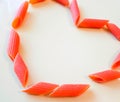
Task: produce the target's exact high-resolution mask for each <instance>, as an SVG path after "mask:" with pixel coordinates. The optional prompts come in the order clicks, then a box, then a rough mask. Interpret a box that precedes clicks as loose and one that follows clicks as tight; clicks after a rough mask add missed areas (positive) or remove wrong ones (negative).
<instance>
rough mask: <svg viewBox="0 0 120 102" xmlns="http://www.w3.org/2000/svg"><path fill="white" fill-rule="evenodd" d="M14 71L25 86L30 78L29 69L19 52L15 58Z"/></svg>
mask: <svg viewBox="0 0 120 102" xmlns="http://www.w3.org/2000/svg"><path fill="white" fill-rule="evenodd" d="M14 71H15V73H16V75H17V77H18V79H19V81H20V82H21V84H22V85H23V86H25V85H26V83H27V79H28V69H27V66H26V65H25V63H24V61H23V59H22V57H21V55H20V54H19V53H18V54H17V55H16V57H15V60H14Z"/></svg>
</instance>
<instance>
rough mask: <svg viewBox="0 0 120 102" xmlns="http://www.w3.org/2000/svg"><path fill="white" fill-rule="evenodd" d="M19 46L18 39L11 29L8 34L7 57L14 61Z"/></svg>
mask: <svg viewBox="0 0 120 102" xmlns="http://www.w3.org/2000/svg"><path fill="white" fill-rule="evenodd" d="M19 45H20V38H19V35H18V33H17V32H15V31H14V30H13V29H12V30H11V32H10V37H9V42H8V48H7V53H8V56H9V57H10V58H11V59H12V60H14V59H15V56H16V54H17V53H18V50H19Z"/></svg>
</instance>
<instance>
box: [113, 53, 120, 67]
mask: <svg viewBox="0 0 120 102" xmlns="http://www.w3.org/2000/svg"><path fill="white" fill-rule="evenodd" d="M119 67H120V53H119V54H118V55H117V57H116V58H115V60H114V61H113V64H112V69H116V68H119Z"/></svg>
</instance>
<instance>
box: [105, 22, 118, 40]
mask: <svg viewBox="0 0 120 102" xmlns="http://www.w3.org/2000/svg"><path fill="white" fill-rule="evenodd" d="M107 28H108V30H109V31H110V32H111V33H112V34H113V35H114V36H115V37H116V38H117V39H118V40H119V41H120V29H119V28H118V26H117V25H115V24H113V23H107Z"/></svg>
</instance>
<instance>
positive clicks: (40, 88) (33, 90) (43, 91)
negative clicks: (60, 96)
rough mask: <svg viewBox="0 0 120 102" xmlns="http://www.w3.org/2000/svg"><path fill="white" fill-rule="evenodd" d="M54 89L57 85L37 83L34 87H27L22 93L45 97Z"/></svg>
mask: <svg viewBox="0 0 120 102" xmlns="http://www.w3.org/2000/svg"><path fill="white" fill-rule="evenodd" d="M56 87H58V85H57V84H52V83H47V82H39V83H37V84H35V85H32V86H30V87H28V88H27V89H24V90H23V92H26V93H28V94H32V95H47V94H49V93H50V92H51V91H53V90H54V89H55V88H56Z"/></svg>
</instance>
